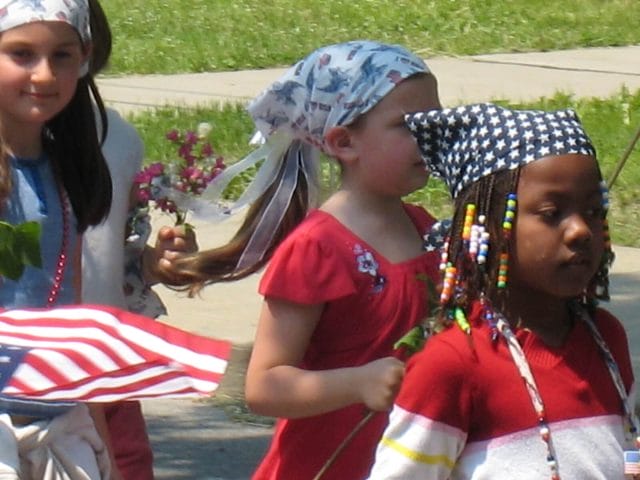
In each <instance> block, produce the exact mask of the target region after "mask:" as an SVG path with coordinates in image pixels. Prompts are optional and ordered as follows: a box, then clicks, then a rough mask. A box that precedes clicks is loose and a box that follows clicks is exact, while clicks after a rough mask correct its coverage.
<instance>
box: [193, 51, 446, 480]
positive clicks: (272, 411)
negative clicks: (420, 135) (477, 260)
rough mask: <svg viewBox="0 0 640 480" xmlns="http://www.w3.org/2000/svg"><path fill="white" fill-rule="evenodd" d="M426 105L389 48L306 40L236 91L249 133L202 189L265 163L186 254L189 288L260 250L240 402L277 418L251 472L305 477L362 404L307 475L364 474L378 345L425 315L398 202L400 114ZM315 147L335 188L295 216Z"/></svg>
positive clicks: (305, 195) (231, 272)
mask: <svg viewBox="0 0 640 480" xmlns="http://www.w3.org/2000/svg"><path fill="white" fill-rule="evenodd" d="M439 107H440V104H439V101H438V94H437V88H436V81H435V78H434V77H433V75H432V74H431V73H430V72H429V70H428V69H427V67H426V65H425V64H424V63H423V61H422V60H421V59H419V58H418V57H416V56H415V55H413V54H411V53H410V52H408V51H406V50H405V49H404V48H401V47H398V46H394V45H384V44H379V43H376V42H370V41H354V42H348V43H343V44H338V45H332V46H328V47H324V48H320V49H319V50H317V51H315V52H313V53H312V54H310V55H309V56H308V57H306V58H305V59H303V60H301V61H300V62H298V63H297V64H296V65H294V66H293V67H292V68H291V69H290V70H289V71H288V72H287V73H285V74H284V76H283V77H282V78H281V79H280V80H278V81H277V82H275V83H274V84H273V85H271V86H270V87H269V88H268V89H267V90H266V91H265V92H264V93H262V94H261V95H260V96H259V97H257V98H256V99H255V100H254V101H253V102H252V103H251V105H250V106H249V112H250V114H251V116H252V117H253V119H254V121H255V122H256V125H257V127H258V129H259V130H260V132H261V133H262V135H263V136H264V137H265V138H266V141H265V143H264V145H262V147H260V148H259V149H258V150H257V151H255V152H254V153H252V154H250V155H249V157H247V159H245V160H244V161H243V162H240V166H238V167H236V166H235V165H234V166H231V167H229V168H228V169H227V170H225V172H224V173H223V174H222V176H221V177H218V178H217V179H216V181H214V183H213V185H212V187H211V190H210V191H209V192H206V193H205V196H207V195H209V196H210V197H211V198H213V199H215V200H218V199H220V193H221V191H222V189H223V188H224V185H225V184H226V182H227V181H229V179H231V178H233V177H234V176H235V175H236V174H237V173H238V171H241V170H242V169H244V168H246V167H247V166H248V165H251V164H253V163H255V162H258V161H260V160H263V159H264V163H263V164H262V166H261V168H260V169H259V170H258V172H257V174H256V176H255V180H254V181H253V183H252V184H251V185H250V186H249V187H248V188H247V190H246V191H245V193H244V194H243V195H242V196H241V197H240V198H239V199H238V201H237V203H236V204H234V205H232V206H231V207H229V208H228V209H227V210H225V209H224V207H223V209H222V213H221V215H222V216H224V215H225V213H224V212H225V211H227V212H230V213H233V212H235V211H236V210H237V209H239V208H240V207H241V206H243V205H246V204H251V209H250V210H249V213H248V217H247V220H246V221H245V224H244V226H243V227H242V229H241V230H240V232H238V234H237V236H236V238H235V239H234V240H232V242H231V244H230V245H229V246H226V247H223V248H221V249H219V250H214V251H209V252H207V251H202V252H200V253H199V254H198V255H197V256H196V257H195V258H194V259H193V261H192V262H191V263H190V265H188V267H189V269H190V271H191V273H192V274H193V275H194V279H195V280H196V281H197V282H199V283H200V285H201V284H204V283H213V282H216V281H224V280H233V279H236V278H241V277H242V276H246V275H248V274H250V273H253V272H255V271H256V270H258V269H259V268H261V267H262V266H263V265H264V264H265V263H266V262H267V260H269V259H270V263H269V266H268V267H267V270H266V272H265V273H264V276H263V278H262V281H261V284H260V293H261V294H262V295H264V305H263V309H262V313H261V317H260V321H259V325H258V330H257V335H256V339H255V343H254V346H253V352H252V356H251V360H250V363H249V368H248V373H247V378H246V400H247V402H248V404H249V406H250V407H251V408H252V409H253V410H254V411H255V412H257V413H260V414H264V415H271V416H277V417H280V419H279V420H278V422H277V426H276V431H275V436H274V438H273V441H272V444H271V447H270V449H269V451H268V453H267V454H266V458H265V459H264V461H263V462H262V464H261V465H260V466H259V468H258V470H257V472H256V473H255V475H254V477H253V478H255V479H294V478H295V479H311V478H313V477H314V476H315V475H316V474H317V473H318V472H319V471H320V469H321V468H322V467H323V464H325V462H327V460H328V459H329V458H330V457H331V455H332V453H333V452H334V450H335V449H336V448H337V447H338V445H339V444H340V443H341V442H342V441H343V440H344V439H345V438H346V437H347V436H348V435H349V433H350V432H351V430H353V428H354V427H355V426H356V424H358V422H359V421H360V420H361V419H362V418H363V417H364V416H365V414H366V411H367V409H368V410H373V411H378V412H379V413H378V414H376V415H375V416H374V418H373V420H372V421H370V422H369V423H368V424H367V425H366V427H365V428H364V429H363V430H362V431H361V432H360V433H359V434H358V435H357V436H356V437H355V438H354V439H353V440H352V442H351V443H350V444H349V446H348V448H347V449H346V450H345V451H343V452H342V454H341V455H340V456H339V457H338V458H337V460H336V461H335V463H333V465H332V466H331V467H330V468H329V470H327V471H326V473H325V474H324V476H323V477H322V478H323V479H341V480H343V479H350V480H357V479H362V478H365V477H366V475H367V473H368V471H369V468H370V465H371V462H372V460H373V452H374V449H375V445H376V442H377V439H378V438H379V436H380V434H381V433H382V430H383V428H384V425H385V423H386V417H387V415H386V413H384V412H385V410H387V409H388V408H389V407H390V406H391V404H392V401H393V397H394V396H395V394H396V391H397V389H398V387H399V384H400V381H401V379H402V376H403V372H404V367H403V363H402V362H401V361H400V360H398V359H396V358H393V353H394V350H393V344H394V342H396V341H397V340H398V339H400V337H402V336H403V335H404V334H405V333H407V332H408V331H409V330H410V329H411V328H412V327H414V326H415V325H417V324H418V323H419V322H420V321H421V320H422V319H423V318H424V317H425V316H426V312H427V285H426V280H425V278H431V279H434V280H435V277H436V272H437V261H438V257H437V255H436V254H434V253H428V252H425V250H424V248H423V235H424V234H425V232H426V231H427V230H428V229H429V228H430V227H431V225H432V224H433V223H434V220H433V218H432V217H431V216H430V215H429V214H428V213H427V212H426V211H425V210H424V209H422V208H421V207H418V206H414V205H408V204H406V203H404V202H403V201H402V197H403V196H405V195H407V194H409V193H411V192H413V191H415V190H417V189H419V188H421V187H423V186H424V185H425V183H426V181H427V178H428V172H427V171H426V170H425V168H424V163H423V161H422V159H421V158H420V154H419V151H418V149H417V146H416V142H415V140H414V138H413V137H412V135H411V133H410V132H409V130H408V129H407V127H406V125H405V124H404V114H405V113H406V112H410V111H416V110H418V109H423V110H428V109H432V108H439ZM320 152H323V153H325V154H327V155H328V156H329V157H332V158H333V159H335V160H336V161H337V162H338V164H339V166H340V170H341V185H340V187H339V188H338V189H337V191H336V192H335V193H333V194H331V195H330V196H329V198H328V199H327V200H326V201H325V202H324V203H322V205H321V206H320V207H319V208H312V209H311V211H309V212H308V209H309V208H310V207H313V206H314V204H313V199H314V194H315V193H317V188H318V178H317V172H316V170H317V167H318V154H319V153H320ZM263 192H264V194H263V195H262V196H260V195H261V194H262V193H263ZM196 208H197V206H196ZM285 237H286V238H285Z"/></svg>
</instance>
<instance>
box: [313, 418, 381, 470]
mask: <svg viewBox="0 0 640 480" xmlns="http://www.w3.org/2000/svg"><path fill="white" fill-rule="evenodd" d="M375 413H376V412H374V411H371V410H369V411H368V412H367V414H366V415H365V416H364V417H363V418H362V420H360V422H358V424H357V425H356V426H355V427H354V428H353V430H351V432H350V433H349V435H347V436H346V437H345V439H344V440H342V442H341V443H340V445H338V447H337V448H336V449H335V451H334V452H333V453H332V454H331V456H330V457H329V459H328V460H327V461H326V462H325V463H324V465H323V466H322V468H321V469H320V471H319V472H318V473H317V474H316V476H315V477H313V480H320V479H321V478H322V476H323V475H324V474H325V473H327V470H329V467H331V465H333V462H335V461H336V458H338V455H340V454H341V453H342V451H343V450H344V449H345V448H346V447H347V445H349V443H350V442H351V440H352V439H353V437H355V436H356V435H357V434H358V432H359V431H360V430H362V429H363V428H364V426H365V425H366V424H367V423H369V421H370V420H371V419H372V418H373V417H374V415H375Z"/></svg>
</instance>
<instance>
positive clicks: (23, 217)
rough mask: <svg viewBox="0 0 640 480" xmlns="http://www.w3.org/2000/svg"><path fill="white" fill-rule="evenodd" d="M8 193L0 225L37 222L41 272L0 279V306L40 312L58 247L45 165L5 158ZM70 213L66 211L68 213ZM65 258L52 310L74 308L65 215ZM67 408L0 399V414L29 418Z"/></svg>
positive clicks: (71, 245) (55, 200)
mask: <svg viewBox="0 0 640 480" xmlns="http://www.w3.org/2000/svg"><path fill="white" fill-rule="evenodd" d="M10 161H11V174H12V178H11V181H12V187H11V194H10V196H9V198H8V201H7V202H6V203H5V204H4V205H3V206H2V209H1V210H0V219H1V220H3V221H5V222H8V223H11V224H13V225H17V224H19V223H22V222H26V221H33V220H35V221H37V222H39V223H40V225H41V238H40V249H41V255H42V268H35V267H31V266H27V267H26V268H25V271H24V274H23V275H22V277H20V279H18V280H17V281H13V280H10V279H8V278H2V279H1V280H0V281H1V282H2V283H1V284H0V305H2V307H3V308H27V307H31V308H41V307H46V306H47V299H48V297H49V293H50V291H51V287H52V285H53V279H54V276H55V272H56V268H57V264H58V261H59V256H60V247H61V245H62V237H63V234H62V230H63V221H62V204H61V201H60V193H59V191H58V181H57V180H56V178H55V176H54V174H53V170H52V168H51V162H49V159H48V158H47V157H46V156H45V155H43V156H42V157H40V158H38V159H35V160H34V159H19V158H13V157H12V158H11V159H10ZM70 210H71V209H70ZM68 222H69V225H68V233H67V239H66V241H67V246H66V251H65V253H66V255H67V261H66V265H65V269H64V275H63V282H62V286H61V288H60V291H59V293H58V298H57V302H56V304H57V305H65V304H72V303H76V292H75V290H74V284H75V277H76V275H78V272H77V271H76V268H75V267H76V265H75V262H74V258H73V252H75V251H76V244H77V241H78V235H77V233H76V219H75V215H74V214H73V212H72V211H70V212H69V220H68ZM72 405H73V403H71V402H40V401H33V400H17V399H13V398H9V397H4V396H0V412H11V413H14V414H20V415H29V416H33V417H52V416H55V415H58V414H60V413H63V412H64V411H66V410H68V409H69V408H70V406H72Z"/></svg>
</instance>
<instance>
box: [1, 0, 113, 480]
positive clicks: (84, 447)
mask: <svg viewBox="0 0 640 480" xmlns="http://www.w3.org/2000/svg"><path fill="white" fill-rule="evenodd" d="M90 51H91V32H90V28H89V12H88V6H87V2H86V0H40V1H28V0H0V201H1V206H0V219H1V220H3V221H5V222H8V223H10V224H14V225H17V224H20V223H22V222H25V221H36V222H38V223H40V226H41V232H42V233H41V239H42V241H41V245H40V246H41V253H42V268H35V267H31V266H27V267H26V268H25V271H24V274H23V275H22V276H21V277H20V278H19V280H17V281H13V280H11V279H9V278H2V283H1V284H0V305H1V306H2V307H3V308H17V307H53V306H55V305H64V304H71V303H79V300H80V269H79V267H80V246H81V241H80V240H81V233H82V232H84V231H85V230H86V229H87V227H89V226H91V225H97V224H99V223H100V222H101V221H102V220H103V218H104V217H105V216H106V215H107V213H108V211H109V207H110V204H111V177H110V175H109V170H108V167H107V165H106V163H105V161H104V158H103V156H102V154H101V152H100V142H99V136H98V134H97V130H96V125H95V120H94V110H93V103H94V101H95V103H96V104H97V105H99V106H101V105H102V103H101V101H100V98H99V96H98V95H97V92H96V91H95V89H94V86H93V83H92V79H91V75H89V74H88V64H89V54H90ZM100 108H101V107H100ZM91 413H92V414H93V415H94V416H95V421H96V425H98V426H99V428H100V429H101V430H100V431H101V432H104V431H105V430H106V429H105V425H104V414H103V412H102V409H101V407H99V406H95V407H91ZM0 430H1V431H2V435H0V437H1V440H2V448H1V449H0V450H1V451H2V458H1V460H0V471H2V473H3V474H5V475H8V476H7V477H3V478H18V475H19V478H39V479H40V478H63V475H71V477H64V478H107V477H108V476H109V470H110V466H109V458H108V452H107V449H106V448H105V443H104V442H103V441H102V440H101V438H100V436H99V435H98V433H97V432H96V426H94V421H93V420H92V418H91V416H90V415H89V413H88V409H87V408H86V407H85V406H84V405H77V404H74V403H67V402H35V401H22V400H16V399H10V398H6V397H1V398H0ZM105 435H106V434H105ZM105 438H107V437H106V436H105ZM5 440H10V442H9V443H11V442H13V443H12V444H11V445H9V444H8V443H5ZM11 475H15V477H14V476H11ZM111 478H118V477H117V474H114V475H113V476H112V477H111Z"/></svg>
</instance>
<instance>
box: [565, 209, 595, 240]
mask: <svg viewBox="0 0 640 480" xmlns="http://www.w3.org/2000/svg"><path fill="white" fill-rule="evenodd" d="M565 235H566V237H567V241H568V243H583V242H588V241H590V240H591V238H592V237H593V232H592V231H591V226H590V225H589V223H588V222H587V221H585V219H584V218H583V217H582V215H579V214H575V215H572V216H571V217H569V218H568V219H567V226H566V229H565Z"/></svg>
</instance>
